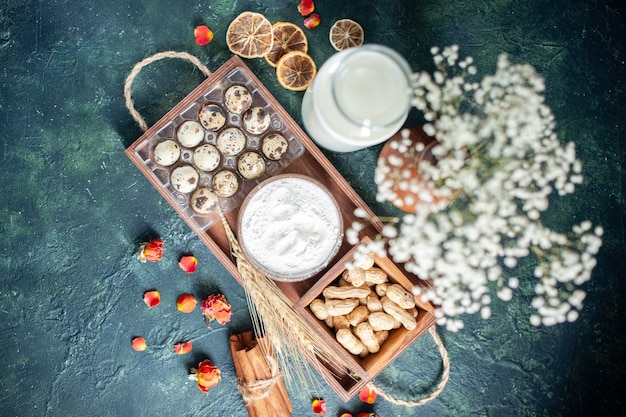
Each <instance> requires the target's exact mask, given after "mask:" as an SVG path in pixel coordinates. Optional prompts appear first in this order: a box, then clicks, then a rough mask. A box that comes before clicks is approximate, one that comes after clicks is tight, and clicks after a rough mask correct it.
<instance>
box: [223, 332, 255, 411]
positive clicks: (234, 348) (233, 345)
mask: <svg viewBox="0 0 626 417" xmlns="http://www.w3.org/2000/svg"><path fill="white" fill-rule="evenodd" d="M244 340H245V339H244V338H243V337H241V335H236V334H234V335H231V336H230V353H231V355H232V357H233V364H234V365H235V372H236V373H237V377H238V378H239V379H241V380H244V376H243V369H242V365H241V362H240V361H239V356H238V355H237V352H239V351H242V350H244V349H245V345H244V344H243V341H244ZM246 410H247V411H248V416H249V417H260V416H258V415H257V412H256V410H255V408H254V407H253V406H252V404H251V403H246Z"/></svg>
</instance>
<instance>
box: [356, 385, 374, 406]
mask: <svg viewBox="0 0 626 417" xmlns="http://www.w3.org/2000/svg"><path fill="white" fill-rule="evenodd" d="M359 398H360V399H361V401H363V402H364V403H367V404H374V403H375V402H376V391H374V390H373V389H372V388H370V387H369V386H365V387H363V388H361V391H360V392H359Z"/></svg>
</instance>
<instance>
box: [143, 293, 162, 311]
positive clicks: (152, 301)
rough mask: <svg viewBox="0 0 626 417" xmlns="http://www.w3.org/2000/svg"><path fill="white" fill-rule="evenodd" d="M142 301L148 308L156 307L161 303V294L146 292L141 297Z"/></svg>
mask: <svg viewBox="0 0 626 417" xmlns="http://www.w3.org/2000/svg"><path fill="white" fill-rule="evenodd" d="M143 301H144V303H146V305H147V306H148V307H150V308H152V307H156V306H158V305H159V303H160V302H161V294H159V292H158V291H148V292H146V293H145V294H144V295H143Z"/></svg>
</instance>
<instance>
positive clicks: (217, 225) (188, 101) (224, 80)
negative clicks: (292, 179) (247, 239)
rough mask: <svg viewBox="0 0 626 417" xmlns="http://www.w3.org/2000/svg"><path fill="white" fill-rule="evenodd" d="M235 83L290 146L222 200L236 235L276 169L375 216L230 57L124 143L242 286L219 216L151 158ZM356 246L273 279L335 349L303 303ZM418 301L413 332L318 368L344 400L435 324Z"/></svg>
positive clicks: (378, 226) (370, 231)
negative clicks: (287, 278)
mask: <svg viewBox="0 0 626 417" xmlns="http://www.w3.org/2000/svg"><path fill="white" fill-rule="evenodd" d="M234 84H239V85H244V86H246V87H247V88H248V90H250V92H251V93H252V96H253V103H252V105H253V106H261V107H264V108H265V109H266V111H268V113H269V114H270V115H271V119H272V122H271V128H270V131H273V132H277V133H280V134H282V135H284V136H285V137H286V138H287V139H288V140H289V149H290V151H289V153H288V155H287V158H286V159H285V160H283V161H279V162H275V161H267V162H268V171H267V173H266V174H265V175H264V176H263V177H261V178H259V179H258V180H254V181H249V180H245V179H242V184H241V187H240V189H239V191H238V192H237V194H235V195H234V196H233V197H232V198H228V199H222V198H220V203H219V204H220V207H221V208H222V211H223V212H224V213H225V216H226V219H227V220H228V223H229V224H230V226H231V228H232V229H233V231H234V232H235V234H236V233H237V230H236V225H237V217H238V212H239V204H241V202H242V201H243V199H244V198H245V196H246V195H247V193H248V192H250V191H251V190H252V189H253V188H254V187H255V186H256V185H257V184H258V183H260V182H262V181H263V180H265V179H267V178H268V177H270V176H272V175H275V174H278V173H281V174H287V173H295V174H300V175H305V176H309V177H311V178H314V179H315V180H317V181H319V182H320V183H321V184H322V185H323V186H325V187H326V188H327V189H328V191H329V192H330V193H331V194H332V195H333V197H334V198H335V200H336V201H337V204H338V206H339V207H340V209H341V215H342V218H343V222H344V225H346V227H349V226H350V225H351V224H352V223H353V222H354V221H356V220H359V219H357V217H356V216H355V215H354V211H355V209H357V208H359V209H362V210H365V212H366V213H367V214H368V215H369V216H370V217H371V218H373V219H376V216H375V215H374V213H373V212H372V211H371V209H370V208H369V207H368V206H367V205H366V204H365V202H364V201H363V200H362V199H361V197H360V196H359V195H358V194H357V193H356V192H355V191H354V189H353V188H352V187H351V186H350V185H349V184H348V183H347V181H346V180H345V179H344V178H343V176H342V175H341V174H340V173H339V172H338V171H337V170H336V169H335V167H334V166H333V165H332V164H331V163H330V161H329V160H328V159H327V158H326V157H325V156H324V154H323V153H322V152H321V151H320V149H319V148H318V147H317V146H316V145H315V144H314V143H313V142H312V141H311V139H310V138H309V137H308V136H307V135H306V133H305V132H304V131H303V130H302V129H301V128H300V126H299V125H298V124H297V123H296V122H295V121H294V120H293V118H291V116H290V115H289V114H288V113H287V111H286V110H285V109H284V108H283V107H282V106H281V105H280V103H278V101H276V99H275V98H274V97H273V96H272V95H271V93H270V92H269V91H268V90H267V89H266V88H265V86H264V85H263V84H262V83H261V82H260V81H259V80H258V78H257V77H256V76H255V75H254V74H253V73H252V72H251V71H250V70H249V68H248V67H247V66H246V65H245V64H244V63H243V61H242V60H241V59H240V58H239V57H237V56H233V57H232V58H231V59H229V60H228V61H227V62H226V63H224V65H222V66H221V67H220V68H219V69H218V70H216V71H215V72H214V73H212V74H211V75H210V76H209V77H207V79H206V80H205V81H203V82H202V83H201V84H200V85H199V86H198V87H196V88H195V89H194V90H193V91H192V92H191V93H189V95H188V96H187V97H185V98H184V99H183V100H182V101H181V102H180V103H178V104H177V105H176V106H175V107H174V108H173V109H172V110H170V111H169V112H168V113H167V114H166V115H165V116H163V117H162V118H161V119H160V120H159V121H158V122H157V123H155V124H154V126H152V127H151V128H150V129H148V130H147V131H146V132H145V133H144V134H143V135H142V136H141V137H140V138H139V139H137V140H136V141H135V142H134V143H133V144H132V145H130V146H129V147H128V149H126V155H127V156H128V157H129V158H130V160H131V161H132V162H133V163H134V164H135V165H136V166H137V167H138V168H139V170H140V171H141V172H142V173H143V174H144V175H145V176H146V178H147V179H148V180H149V181H150V183H151V184H152V185H153V186H154V187H155V188H156V189H157V190H158V191H159V193H161V195H162V196H163V197H164V198H165V199H166V200H167V201H168V202H169V204H170V205H171V206H172V207H173V208H174V210H176V212H177V213H178V214H179V215H180V216H181V218H182V219H183V220H184V221H185V222H186V223H187V225H188V226H189V227H190V228H191V229H192V230H193V231H194V232H195V233H196V234H197V236H198V237H199V238H200V239H201V240H202V242H203V243H204V244H205V245H206V246H207V247H208V248H209V250H211V252H212V253H213V254H214V255H215V257H216V258H217V259H218V260H219V261H220V262H221V263H222V265H223V266H224V267H225V268H226V270H227V271H228V272H229V273H230V274H231V275H232V276H233V277H234V278H235V280H237V281H238V282H239V283H240V284H241V283H242V279H241V276H240V274H239V271H238V270H237V266H236V265H235V263H234V262H233V259H232V257H231V252H230V246H229V242H228V238H227V236H226V234H225V231H224V228H223V226H222V224H221V222H220V221H219V218H218V217H217V214H214V215H204V216H200V215H198V214H197V213H195V212H194V211H193V210H191V209H190V203H189V196H188V195H185V194H182V193H179V192H177V191H176V189H174V188H173V186H172V185H171V184H170V178H169V175H170V173H171V170H172V169H173V167H171V168H164V167H161V166H158V165H157V164H156V163H155V162H154V161H153V157H152V148H153V147H154V146H155V144H156V143H159V142H160V141H163V140H167V139H173V138H175V135H176V127H177V126H178V125H180V123H182V122H183V121H184V120H196V121H197V120H198V110H199V108H200V106H201V105H202V104H203V103H206V102H212V103H216V104H218V105H222V106H223V103H220V100H223V92H224V91H225V90H226V89H227V88H228V87H229V86H230V85H234ZM228 125H231V126H241V118H240V117H236V116H233V115H229V118H228V121H227V126H228ZM247 136H248V138H247V140H248V145H247V148H246V149H251V150H259V147H260V145H259V143H260V141H261V136H260V135H259V136H257V135H251V134H247ZM214 141H215V137H214V135H212V134H211V133H209V134H207V136H206V138H205V142H207V143H214ZM192 154H193V149H184V148H183V149H182V154H181V161H180V162H179V163H178V164H177V165H180V164H188V165H189V164H191V162H190V160H191V155H192ZM177 165H174V166H177ZM222 165H223V168H225V169H229V170H233V171H234V170H235V169H236V158H224V160H223V161H222ZM211 177H212V176H211V174H210V173H208V174H207V173H201V175H200V181H199V184H200V186H210V181H211ZM382 227H383V225H382V223H380V222H379V221H378V220H375V221H373V222H372V224H371V225H369V226H368V227H367V228H365V229H364V230H363V231H362V232H361V233H362V235H363V236H371V237H373V236H375V235H377V234H378V233H379V232H380V231H381V230H382ZM354 250H355V248H354V247H353V246H352V245H350V244H349V243H348V242H347V241H346V240H345V239H344V240H343V242H342V244H341V247H340V249H339V251H338V253H337V255H336V256H335V259H334V260H333V262H331V263H330V264H329V266H328V267H327V268H325V269H324V270H322V271H321V272H319V273H318V274H317V275H315V276H313V277H311V278H309V279H307V280H305V281H301V282H295V283H292V282H277V285H278V287H279V288H280V289H281V290H282V291H283V292H284V293H285V295H286V296H287V297H288V298H289V299H290V300H291V302H292V303H293V308H294V311H296V313H298V314H301V315H302V316H303V317H304V318H305V320H307V322H308V323H310V325H311V327H312V329H314V331H315V332H317V333H319V335H320V337H322V338H323V339H324V340H325V341H327V342H328V343H329V344H330V345H331V346H333V347H335V345H336V344H337V342H335V341H334V340H333V339H332V337H331V335H330V333H329V331H328V330H327V329H324V328H322V327H321V326H320V323H319V321H318V320H317V319H316V318H315V317H312V316H311V314H310V312H309V311H307V308H306V306H307V305H308V303H310V301H311V300H313V298H315V297H316V296H317V294H319V292H321V291H322V289H323V288H324V287H325V286H326V285H328V283H330V282H332V281H333V280H334V279H335V278H337V277H338V275H340V274H341V271H342V270H343V268H344V266H343V265H344V263H345V261H346V260H348V259H351V258H352V253H353V251H354ZM377 263H378V264H379V265H380V267H381V268H383V269H385V270H386V271H387V272H388V274H389V276H390V277H392V280H393V281H394V282H398V283H400V284H402V285H403V286H404V287H405V288H407V289H410V288H411V286H412V285H413V284H417V285H422V284H423V281H421V280H420V279H419V278H417V277H415V276H410V275H407V274H406V273H403V272H402V270H401V269H400V268H399V267H398V266H397V265H395V264H394V263H393V262H391V261H390V260H389V259H387V258H379V259H377ZM307 300H308V302H307ZM420 307H421V312H420V316H419V320H418V327H417V328H416V329H415V330H414V331H411V332H398V333H397V334H394V335H393V338H391V337H390V340H388V341H387V342H386V345H387V346H385V347H384V349H383V350H381V352H379V353H378V354H376V355H372V356H371V357H369V358H367V359H364V360H358V359H357V358H355V357H353V356H352V355H350V354H349V353H348V352H347V351H345V349H344V348H343V347H342V346H340V345H338V347H337V354H338V356H339V357H340V358H341V359H342V361H345V365H346V366H348V368H349V369H351V370H352V371H353V375H352V376H349V377H348V376H346V375H344V376H337V375H335V372H333V369H332V367H331V366H329V367H328V368H325V367H316V368H317V371H318V372H319V373H320V374H321V375H322V377H323V378H324V379H325V380H326V381H327V382H328V383H329V385H331V386H332V388H333V389H334V390H335V391H336V392H337V394H338V395H339V396H340V397H341V398H342V399H343V400H345V401H347V400H349V399H350V398H352V396H354V394H355V393H357V392H358V390H359V389H360V388H361V387H362V386H364V385H365V384H367V382H369V381H370V380H371V379H372V378H373V377H374V376H375V375H376V374H378V373H379V372H380V371H381V370H382V369H383V368H384V367H386V366H387V365H389V363H390V362H391V361H393V359H394V358H395V357H397V356H398V355H399V354H400V353H401V352H402V351H403V350H405V349H406V348H407V347H408V346H409V345H410V344H411V343H412V342H413V341H415V340H416V339H417V338H419V337H420V336H421V335H422V334H424V333H425V332H426V331H427V330H428V328H429V327H430V326H431V325H433V324H434V322H435V319H434V315H433V307H432V306H431V305H430V304H424V303H422V304H421V305H420ZM314 362H317V361H313V360H312V361H311V363H314Z"/></svg>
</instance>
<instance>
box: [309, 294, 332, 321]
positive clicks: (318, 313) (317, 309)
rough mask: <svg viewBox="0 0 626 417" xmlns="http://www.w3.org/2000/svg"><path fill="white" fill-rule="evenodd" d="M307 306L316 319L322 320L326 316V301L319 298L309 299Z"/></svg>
mask: <svg viewBox="0 0 626 417" xmlns="http://www.w3.org/2000/svg"><path fill="white" fill-rule="evenodd" d="M309 308H310V309H311V311H312V312H313V314H314V315H315V317H317V318H318V319H320V320H322V321H324V320H326V318H327V317H328V310H326V303H325V302H324V301H323V300H320V299H319V298H316V299H315V300H313V301H311V304H310V305H309Z"/></svg>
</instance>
